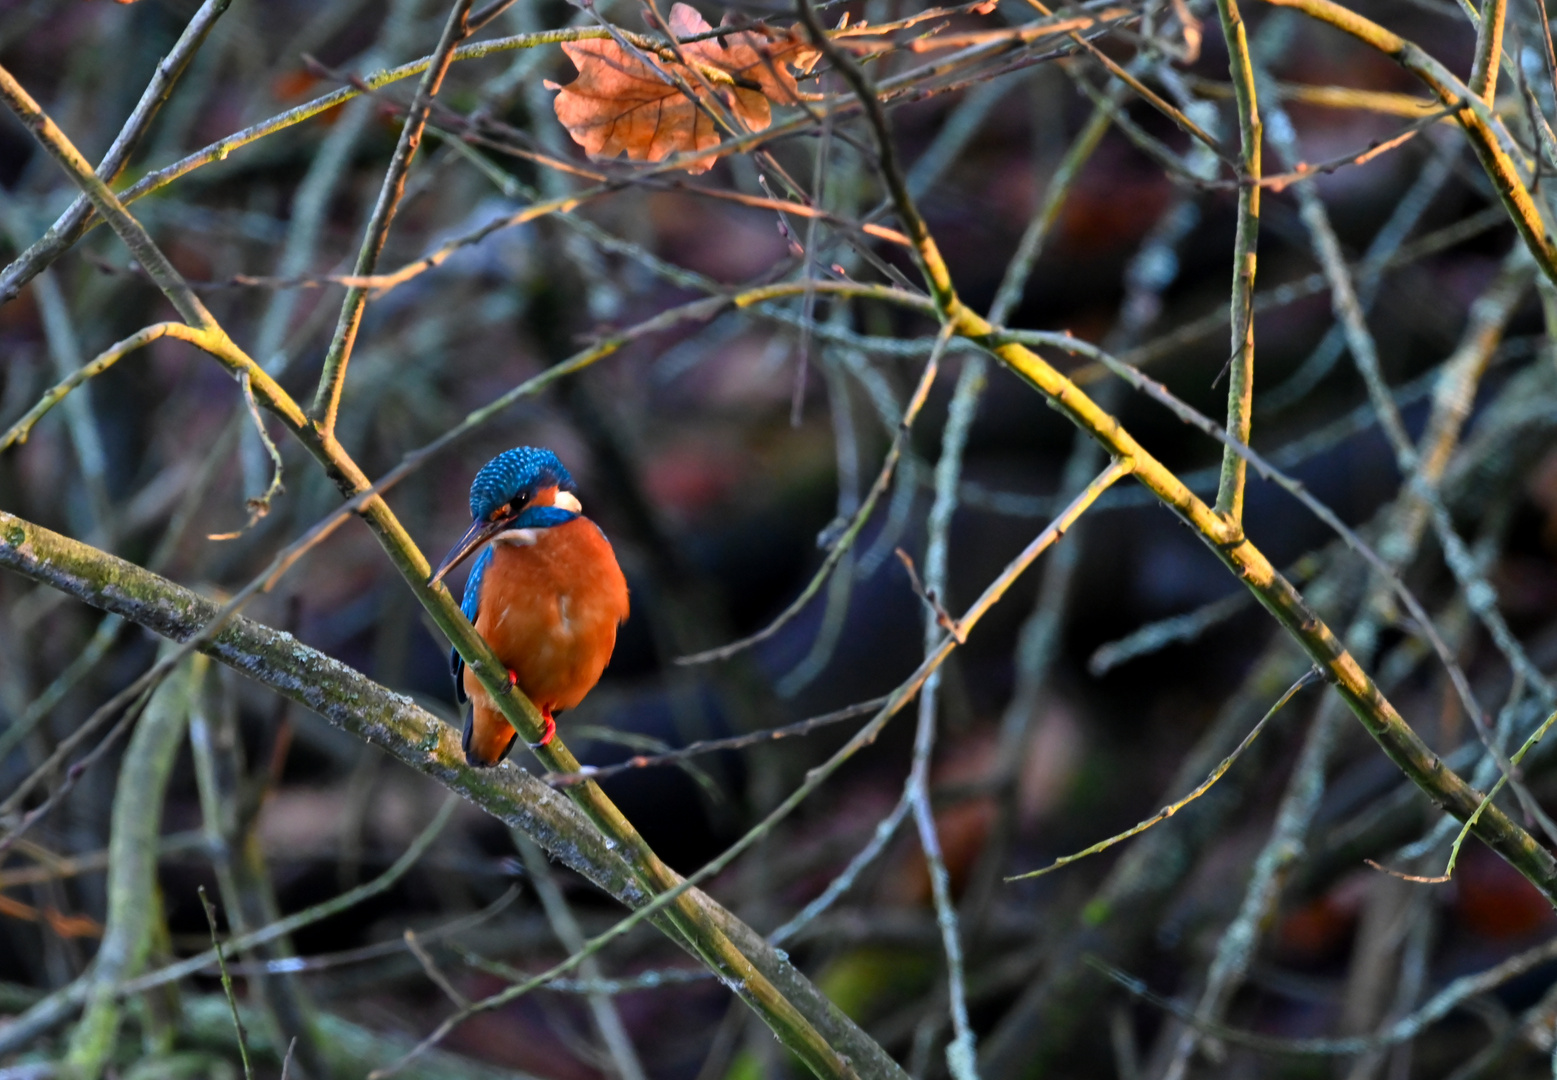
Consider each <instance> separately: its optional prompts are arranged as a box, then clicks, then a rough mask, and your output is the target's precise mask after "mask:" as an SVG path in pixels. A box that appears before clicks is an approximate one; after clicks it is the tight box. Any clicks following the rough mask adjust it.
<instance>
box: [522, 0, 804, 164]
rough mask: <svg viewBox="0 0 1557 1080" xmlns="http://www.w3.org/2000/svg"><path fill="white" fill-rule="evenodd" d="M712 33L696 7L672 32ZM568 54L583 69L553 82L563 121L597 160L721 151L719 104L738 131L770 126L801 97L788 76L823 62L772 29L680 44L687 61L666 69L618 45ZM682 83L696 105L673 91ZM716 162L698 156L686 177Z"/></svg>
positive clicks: (583, 47)
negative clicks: (781, 108)
mask: <svg viewBox="0 0 1557 1080" xmlns="http://www.w3.org/2000/svg"><path fill="white" fill-rule="evenodd" d="M711 30H712V27H710V26H709V25H708V23H707V22H706V21H705V20H704V19H703V17H702V16H701V15H699V14H698V13H697V11H696V10H695V9H694V8H692V7H690V6H689V5H687V4H677V5H676V6H675V7H673V8H671V9H670V32H671V33H672V34H674V35H675V36H676V37H677V38H687V37H694V36H696V35H698V34H706V33H708V32H710V31H711ZM562 49H563V51H564V52H565V53H567V54H568V59H570V60H572V61H573V65H574V66H575V67H576V68H578V78H577V79H575V80H573V82H571V83H569V84H568V85H566V86H561V87H558V86H557V85H556V84H555V83H550V82H548V83H547V85H548V86H550V87H553V88H555V89H557V90H558V91H559V93H558V94H557V99H556V103H555V104H556V109H557V119H558V120H560V121H562V126H563V127H565V128H567V129H568V134H569V135H571V136H573V140H574V142H576V143H578V144H579V145H580V146H582V147H583V148H584V149H585V150H586V151H588V152H589V153H590V154H591V155H594V156H599V157H608V158H610V157H616V156H617V155H618V154H623V153H625V154H626V155H627V156H628V158H629V159H631V160H633V161H663V160H664V159H665V158H667V157H669V156H670V155H671V154H680V153H686V152H689V151H698V150H707V149H710V148H711V147H714V146H717V145H718V144H719V143H720V142H721V141H722V140H723V138H724V135H723V134H722V133H721V131H720V125H718V124H716V123H715V121H714V119H713V117H712V116H710V115H709V114H710V113H713V114H715V115H719V114H720V113H721V111H722V110H721V106H722V107H723V111H727V112H728V113H729V114H730V115H731V116H732V117H733V119H734V121H735V124H736V125H737V126H738V127H739V126H744V127H745V128H746V129H747V130H750V131H762V130H764V129H766V128H767V126H768V125H769V124H770V123H772V119H773V114H772V109H771V103H773V102H777V103H778V104H780V105H793V104H796V103H797V102H799V101H800V100H801V95H800V88H799V86H798V85H796V82H795V75H794V73H793V72H792V71H791V69H794V71H798V72H801V73H806V72H809V71H810V70H811V68H812V66H813V65H814V64H815V63H816V61H817V57H818V56H819V54H818V53H817V51H816V49H814V48H813V47H812V46H810V45H809V44H807V43H806V42H804V41H802V40H801V39H800V38H798V37H796V36H795V34H794V32H790V33H787V34H781V33H778V32H777V31H773V30H770V29H768V28H766V27H759V28H758V29H756V30H743V31H740V32H739V33H733V34H728V35H726V36H725V37H723V38H718V39H709V40H707V41H694V42H691V43H688V44H685V45H682V46H681V55H682V57H684V58H685V60H686V61H687V62H686V63H685V64H683V63H680V62H678V61H676V60H672V59H668V58H666V57H664V56H655V57H654V58H653V62H654V64H655V65H657V66H658V68H659V69H660V70H656V69H655V67H654V66H651V65H650V64H649V63H646V62H645V60H644V59H642V57H643V56H647V55H648V54H647V53H630V52H628V51H627V50H626V49H624V48H622V46H621V45H619V44H617V43H616V42H615V41H608V40H603V39H602V40H595V41H573V42H566V43H564V44H563V46H562ZM661 71H663V72H664V73H665V75H668V76H670V78H668V79H667V78H666V77H665V76H663V75H661ZM677 80H679V81H680V82H682V83H683V84H685V85H686V86H687V87H688V88H690V89H691V91H692V93H693V94H694V95H695V97H696V99H697V100H696V101H694V100H693V99H692V98H690V97H688V96H687V95H686V94H685V93H683V92H682V90H681V89H680V87H678V86H676V85H675V82H676V81H677ZM715 95H717V100H716V99H715ZM717 157H718V155H716V154H710V155H708V156H707V157H703V158H699V159H697V160H696V161H694V162H692V163H690V164H689V165H688V166H687V172H690V173H701V172H707V171H708V170H709V169H711V168H713V164H714V161H715V160H716V159H717Z"/></svg>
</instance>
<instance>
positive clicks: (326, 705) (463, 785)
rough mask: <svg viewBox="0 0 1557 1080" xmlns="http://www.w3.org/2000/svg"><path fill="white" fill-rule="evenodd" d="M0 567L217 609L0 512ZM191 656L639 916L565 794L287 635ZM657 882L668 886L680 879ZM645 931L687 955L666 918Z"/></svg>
mask: <svg viewBox="0 0 1557 1080" xmlns="http://www.w3.org/2000/svg"><path fill="white" fill-rule="evenodd" d="M0 567H4V568H5V569H8V570H12V571H15V572H17V573H20V574H22V575H24V576H26V577H28V578H30V579H32V580H34V581H37V582H39V583H41V584H45V585H49V586H52V587H53V588H56V589H59V590H60V591H62V592H64V593H67V594H68V595H70V596H73V597H75V598H76V599H78V600H81V601H83V602H84V603H88V604H91V605H93V606H94V607H98V608H101V609H103V610H105V611H110V612H114V613H116V614H118V615H121V616H122V617H124V618H125V619H127V620H129V621H131V622H134V623H136V624H138V625H141V626H144V627H146V628H147V629H149V630H152V631H154V632H155V633H157V634H160V635H162V636H164V637H168V638H171V639H173V640H175V641H183V640H186V639H188V638H189V637H191V636H193V635H194V634H196V633H198V632H199V631H200V630H201V629H202V628H203V627H204V626H206V625H207V624H208V623H209V622H210V621H211V620H212V619H213V618H215V617H216V616H217V613H218V612H219V610H220V607H219V605H217V604H215V603H213V602H212V601H210V600H207V599H205V598H204V597H201V596H200V595H198V594H196V593H194V592H192V591H190V590H188V589H185V588H183V587H182V586H180V585H178V584H176V583H174V582H171V581H168V580H167V579H166V578H163V577H161V576H159V575H157V574H154V573H152V572H151V571H149V570H145V569H143V568H141V567H139V566H137V565H135V564H134V563H131V562H127V561H125V560H123V559H119V558H117V557H115V556H112V555H109V554H107V553H105V552H102V551H99V550H98V549H96V548H94V547H91V546H90V545H88V544H83V543H81V542H79V541H76V540H73V539H71V538H69V537H67V536H62V535H60V534H59V533H55V532H52V531H50V530H48V529H45V528H42V527H41V526H38V525H34V524H32V523H30V522H27V521H24V520H23V519H21V518H18V517H15V516H14V515H11V514H8V513H6V512H4V511H0ZM201 651H203V652H205V653H207V654H209V655H210V656H211V657H213V658H214V659H216V660H219V661H221V662H222V663H224V664H227V665H228V666H230V667H232V668H234V669H235V670H237V671H240V672H242V673H243V674H245V675H247V676H248V677H250V678H252V679H254V680H255V681H256V682H258V683H260V684H261V685H264V686H266V687H269V688H270V689H272V690H275V691H276V692H277V693H279V694H281V695H283V696H284V697H286V698H288V699H290V700H292V701H295V702H297V703H298V704H300V705H302V706H304V707H305V708H307V709H310V710H312V711H313V712H315V713H318V714H319V715H320V716H322V717H324V718H325V719H326V720H328V721H329V722H330V723H332V724H334V725H336V726H337V727H339V728H342V729H343V730H345V731H348V732H350V733H351V734H353V735H355V736H357V737H358V738H361V739H364V740H366V741H368V742H371V743H373V744H374V745H376V746H378V747H381V748H382V749H384V750H385V751H386V752H388V753H389V754H390V755H392V756H393V757H395V758H398V759H399V760H400V761H402V762H404V763H405V764H406V765H409V766H410V767H411V768H413V769H416V770H417V771H419V772H422V773H424V774H426V775H427V776H430V777H432V778H433V779H434V780H437V781H438V782H439V783H440V784H443V785H444V786H445V787H447V788H448V789H449V790H451V791H453V792H455V793H457V794H459V795H460V796H462V797H464V798H465V799H467V800H469V801H470V802H472V803H474V804H475V805H477V806H479V807H480V808H481V809H483V810H484V811H486V812H487V813H489V814H491V815H492V816H493V817H496V818H498V819H499V820H501V821H503V822H504V823H505V824H507V825H509V826H512V827H513V828H516V829H519V830H520V831H522V832H523V833H524V834H525V835H527V836H529V837H530V838H531V839H533V840H534V841H535V842H536V843H537V844H539V845H540V846H541V847H543V848H545V849H546V850H547V851H548V852H550V853H551V854H552V855H553V856H554V857H555V858H556V859H558V860H559V861H560V862H562V863H564V864H565V865H567V866H569V867H571V868H572V869H574V870H576V871H578V872H579V873H580V874H583V875H584V876H585V877H587V878H589V879H590V880H591V881H593V882H594V883H595V884H596V885H598V886H600V887H601V888H602V889H604V890H605V891H606V892H608V893H610V894H611V895H612V896H614V897H616V899H618V900H620V901H621V902H622V903H623V904H625V905H627V906H628V907H632V908H639V907H642V906H644V905H645V904H647V903H648V902H649V900H650V899H651V896H650V894H649V892H648V891H647V890H645V889H644V887H643V885H642V884H641V883H640V882H639V880H638V878H637V876H636V874H635V872H634V869H633V867H632V866H631V864H630V863H629V862H628V859H627V853H626V852H624V850H623V848H622V846H621V845H620V844H617V843H614V842H613V841H612V840H611V839H609V838H607V837H606V836H604V835H602V834H601V833H600V831H599V830H598V829H596V828H595V827H594V826H593V825H592V824H591V823H590V820H589V819H588V818H587V817H586V816H585V815H584V813H583V812H582V811H581V810H580V809H579V808H578V807H577V806H575V805H574V804H573V803H572V802H570V801H569V800H568V799H567V797H566V796H564V795H563V794H561V793H559V792H557V791H555V790H553V789H552V788H551V787H550V786H548V785H547V784H545V783H543V782H541V781H540V780H538V779H536V778H535V777H533V776H531V775H530V774H528V773H526V772H523V771H522V770H520V769H517V768H512V767H503V768H498V769H485V770H483V769H472V768H470V767H469V766H467V765H466V764H465V763H464V755H463V754H462V752H461V750H460V745H459V734H458V732H456V731H455V730H454V729H453V728H451V727H449V726H448V725H447V724H445V723H443V722H442V721H441V720H439V719H438V718H437V717H435V716H433V715H432V714H431V713H429V712H427V711H426V710H424V709H422V708H420V707H419V706H417V705H416V704H415V703H414V702H413V701H412V700H411V699H410V698H407V697H405V696H403V695H400V694H396V693H393V692H392V691H389V690H387V689H385V688H384V687H382V686H380V685H378V684H377V683H375V682H373V681H372V680H371V679H368V678H367V677H366V676H364V675H362V674H361V673H360V672H357V671H355V670H353V669H352V668H350V667H347V666H346V665H345V664H342V663H340V662H338V661H336V660H333V659H331V658H330V657H328V656H325V655H324V654H323V653H320V652H317V651H315V650H314V649H311V648H309V647H307V646H306V645H303V644H302V643H301V642H299V641H298V640H297V639H296V638H294V637H292V636H291V635H290V634H285V633H282V632H280V631H278V630H273V629H271V628H269V627H267V626H264V625H262V624H260V623H256V622H253V621H252V620H249V619H246V618H243V617H241V616H234V617H232V618H231V619H230V620H229V621H228V622H227V624H226V625H225V626H224V627H223V628H222V630H221V631H220V632H218V633H217V634H216V635H214V636H213V637H212V639H211V640H210V641H208V642H207V643H205V644H204V645H202V646H201ZM667 872H668V873H671V874H672V875H673V882H674V883H679V881H680V877H679V876H676V875H674V872H673V871H667ZM681 902H682V903H684V904H686V905H690V906H694V907H695V908H696V909H697V911H698V912H699V915H700V919H701V920H702V921H703V922H704V923H705V924H706V925H708V926H710V927H712V928H714V929H716V930H717V931H718V932H719V933H720V934H722V935H724V936H725V937H726V938H727V939H728V940H730V941H731V942H732V943H733V944H734V946H735V947H736V948H738V949H739V950H740V951H741V953H742V954H743V955H745V956H746V957H747V958H749V961H750V963H751V965H752V967H753V968H754V969H755V971H757V972H758V973H760V975H761V977H762V978H763V979H764V980H765V981H767V982H769V983H770V984H771V985H772V986H773V987H775V989H776V991H777V992H779V993H781V994H782V995H783V996H784V997H785V999H786V1000H788V1001H789V1002H791V1003H792V1004H793V1006H794V1008H796V1009H797V1010H798V1011H799V1012H800V1013H801V1014H802V1015H803V1016H804V1017H805V1018H806V1020H807V1022H808V1024H809V1025H810V1026H812V1027H813V1028H814V1029H815V1030H816V1031H817V1032H818V1033H819V1034H820V1035H821V1037H823V1038H824V1039H826V1040H827V1042H828V1044H829V1045H831V1046H832V1047H834V1048H835V1049H836V1050H837V1051H838V1053H839V1054H841V1055H844V1056H847V1058H848V1059H849V1061H850V1063H851V1064H852V1066H853V1069H854V1071H855V1072H856V1073H857V1074H858V1075H859V1076H862V1077H893V1078H901V1077H902V1076H903V1075H904V1074H903V1072H902V1070H901V1069H900V1068H899V1067H898V1066H897V1064H896V1063H895V1062H893V1061H892V1059H891V1058H890V1057H889V1056H888V1055H887V1054H886V1052H885V1051H883V1050H882V1049H881V1047H880V1046H878V1045H877V1044H876V1043H875V1042H874V1041H873V1040H872V1039H871V1038H870V1037H869V1036H868V1035H866V1034H865V1033H864V1032H862V1031H861V1030H860V1029H859V1028H858V1027H856V1026H855V1024H854V1023H853V1022H852V1021H851V1020H849V1019H848V1018H847V1017H846V1016H844V1015H843V1013H841V1012H840V1011H839V1010H838V1009H837V1007H836V1006H835V1005H833V1003H832V1002H831V1001H829V1000H828V999H827V997H826V996H825V995H824V994H822V992H821V991H820V990H818V989H817V988H816V987H815V986H814V985H812V984H811V982H810V981H809V980H807V979H806V977H805V976H804V975H803V974H801V973H800V972H799V971H798V970H796V969H795V968H794V967H793V966H792V965H791V964H790V963H789V961H788V960H787V959H786V958H784V957H783V956H782V955H781V954H780V953H779V952H778V951H777V950H776V949H774V948H773V947H772V946H770V945H768V943H767V942H766V941H765V940H764V939H763V938H762V936H761V935H760V934H758V933H757V932H756V931H755V930H752V929H751V928H750V927H748V926H747V925H746V924H745V923H743V922H741V920H740V919H738V918H736V917H735V916H734V915H733V914H731V913H730V912H729V911H727V910H725V909H724V908H723V907H721V906H720V905H719V904H718V903H717V902H715V901H714V900H713V899H712V898H711V897H709V896H708V895H707V894H705V893H703V892H701V891H700V890H697V889H692V890H689V891H688V892H687V893H686V894H684V895H683V897H682V898H681ZM654 921H655V922H656V924H657V925H658V926H659V927H660V928H661V929H662V930H665V931H666V933H668V934H670V935H671V936H672V938H673V939H674V940H677V941H678V942H682V944H683V946H684V947H686V948H687V949H688V951H689V952H690V951H693V950H692V949H691V947H690V946H687V945H685V942H684V939H682V938H681V937H680V936H679V934H678V933H677V932H676V929H675V927H674V925H673V924H672V921H671V919H670V918H669V916H668V914H662V915H661V916H659V917H656V918H655V920H654ZM694 955H695V953H694ZM59 1019H64V1016H57V1017H56V1020H59Z"/></svg>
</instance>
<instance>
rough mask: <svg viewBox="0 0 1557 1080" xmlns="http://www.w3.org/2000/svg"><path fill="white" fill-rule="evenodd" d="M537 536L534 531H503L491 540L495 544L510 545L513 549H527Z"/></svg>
mask: <svg viewBox="0 0 1557 1080" xmlns="http://www.w3.org/2000/svg"><path fill="white" fill-rule="evenodd" d="M537 537H538V534H537V532H536V530H534V529H504V530H503V531H502V532H500V533H498V534H497V535H496V536H494V537H493V538H492V542H493V543H495V544H512V545H513V546H514V547H529V546H530V545H531V544H533V543H535V541H536V539H537Z"/></svg>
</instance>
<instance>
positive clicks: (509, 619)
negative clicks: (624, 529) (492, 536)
mask: <svg viewBox="0 0 1557 1080" xmlns="http://www.w3.org/2000/svg"><path fill="white" fill-rule="evenodd" d="M533 535H534V542H533V543H528V544H523V543H521V544H516V543H510V542H508V541H504V540H499V541H496V542H495V543H494V549H495V550H494V551H493V553H492V564H491V565H490V566H489V567H487V570H486V573H485V574H484V575H483V580H482V583H481V601H480V605H479V609H478V613H477V616H476V630H477V632H478V633H480V634H481V636H482V637H484V638H486V640H487V642H488V644H490V645H491V646H492V650H493V651H494V652H495V653H497V656H498V659H499V660H501V661H502V662H503V663H504V664H505V665H507V667H508V668H509V669H510V670H511V671H513V673H514V674H515V676H517V678H518V685H519V689H521V690H523V691H524V692H525V694H526V696H528V697H529V698H530V700H531V701H533V702H535V705H536V707H537V708H539V709H541V710H542V711H543V712H545V713H548V714H551V713H557V712H561V711H562V710H563V709H571V708H572V707H573V706H575V705H577V704H578V703H579V702H580V701H582V700H583V699H584V695H585V694H587V693H589V691H590V690H591V689H592V688H593V687H594V685H595V683H597V682H598V681H599V680H600V673H601V672H602V671H604V670H605V666H606V664H607V662H609V661H610V659H611V651H612V650H613V649H614V648H615V647H616V628H617V626H618V625H619V624H620V623H622V622H623V621H625V620H626V618H627V581H626V579H625V578H624V577H623V576H622V570H621V567H619V566H618V565H617V563H616V556H615V554H614V553H613V552H612V551H611V544H610V542H609V541H608V540H606V538H605V536H604V535H602V534H601V532H600V530H599V528H597V527H596V526H595V523H594V522H592V521H590V520H589V519H588V518H584V517H580V518H575V519H574V520H573V521H570V522H568V523H567V524H565V525H555V526H552V527H551V528H549V529H535V530H533ZM464 679H465V692H466V694H468V695H469V696H470V698H471V700H472V701H473V703H474V705H475V709H476V714H477V715H476V717H475V719H476V721H477V728H478V729H480V728H483V727H486V728H491V726H492V724H493V723H495V724H498V725H501V728H502V729H503V730H506V731H509V732H511V731H512V729H511V728H509V727H508V724H507V721H505V720H503V718H502V714H500V713H498V712H497V711H496V710H495V709H493V708H492V705H491V702H490V701H489V699H488V698H487V695H486V692H485V691H484V690H483V689H482V688H481V684H480V683H479V682H478V681H477V680H476V678H475V677H474V675H473V674H472V673H471V672H470V671H469V669H467V670H466V672H465V676H464ZM483 713H487V714H489V715H488V716H485V717H484V716H482V715H481V714H483ZM484 721H485V722H484Z"/></svg>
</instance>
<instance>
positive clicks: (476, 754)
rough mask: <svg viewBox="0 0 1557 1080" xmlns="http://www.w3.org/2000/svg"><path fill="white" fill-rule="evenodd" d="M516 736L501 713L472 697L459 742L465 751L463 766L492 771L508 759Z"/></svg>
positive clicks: (515, 732)
mask: <svg viewBox="0 0 1557 1080" xmlns="http://www.w3.org/2000/svg"><path fill="white" fill-rule="evenodd" d="M518 734H519V733H518V732H517V731H515V730H514V729H513V725H511V724H510V723H509V722H508V720H507V718H506V717H504V716H503V714H502V713H500V712H498V711H497V710H496V709H494V708H492V707H491V706H490V705H488V704H486V703H485V702H483V701H482V700H481V699H480V698H479V697H477V698H474V699H473V700H472V701H471V710H470V713H469V714H468V715H467V716H466V717H465V734H464V736H463V737H462V738H461V739H460V745H461V746H463V747H464V748H465V763H466V764H467V765H473V766H475V767H476V768H478V769H486V768H491V767H492V766H493V765H496V764H497V763H498V762H500V761H502V760H503V759H504V758H505V757H507V756H508V752H509V751H510V750H512V749H513V748H514V740H515V739H516V738H517V737H518Z"/></svg>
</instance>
